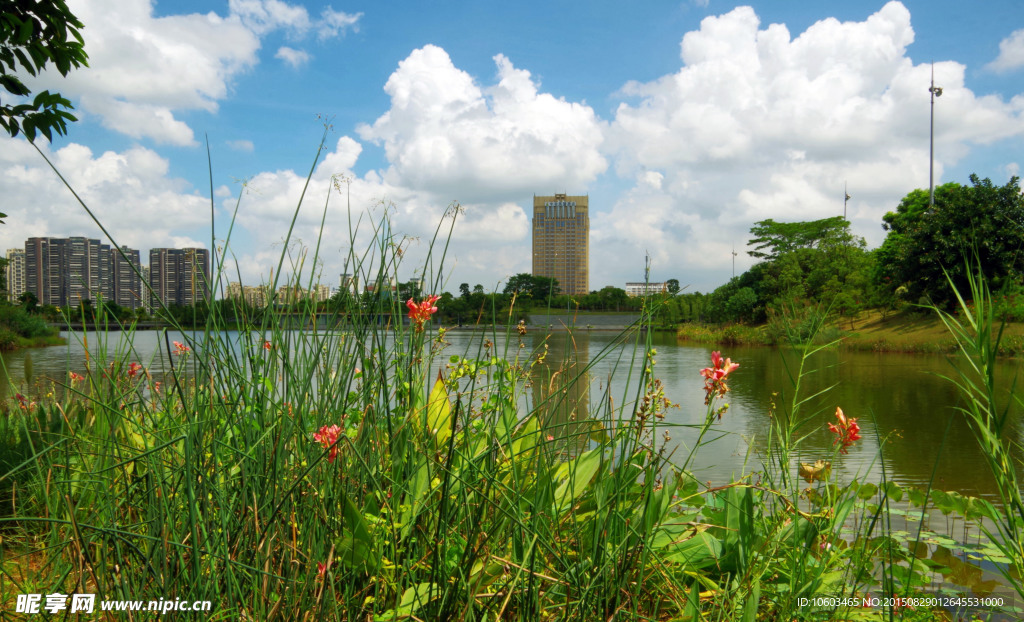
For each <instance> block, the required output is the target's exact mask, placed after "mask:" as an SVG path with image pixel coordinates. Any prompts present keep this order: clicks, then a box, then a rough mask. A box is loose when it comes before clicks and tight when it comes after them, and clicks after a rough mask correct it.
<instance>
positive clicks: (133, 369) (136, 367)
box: [128, 361, 142, 378]
mask: <svg viewBox="0 0 1024 622" xmlns="http://www.w3.org/2000/svg"><path fill="white" fill-rule="evenodd" d="M141 369H142V363H136V362H134V361H133V362H131V363H129V364H128V377H129V378H134V377H135V376H136V374H138V373H139V371H140V370H141Z"/></svg>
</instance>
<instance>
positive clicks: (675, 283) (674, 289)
mask: <svg viewBox="0 0 1024 622" xmlns="http://www.w3.org/2000/svg"><path fill="white" fill-rule="evenodd" d="M665 285H666V287H668V293H670V294H672V295H673V296H675V295H676V294H678V293H679V289H680V287H679V279H669V280H667V281H665Z"/></svg>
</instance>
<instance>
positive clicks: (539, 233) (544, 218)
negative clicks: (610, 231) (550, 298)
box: [533, 194, 590, 296]
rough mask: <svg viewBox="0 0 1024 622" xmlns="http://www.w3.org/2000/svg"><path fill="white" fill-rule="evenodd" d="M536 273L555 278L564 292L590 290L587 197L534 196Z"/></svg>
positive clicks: (579, 293)
mask: <svg viewBox="0 0 1024 622" xmlns="http://www.w3.org/2000/svg"><path fill="white" fill-rule="evenodd" d="M533 275H534V276H547V277H554V279H555V280H556V281H558V286H559V288H560V289H561V291H562V293H563V294H569V295H570V296H577V295H582V294H588V293H590V279H589V275H590V210H589V201H588V197H587V196H567V195H564V194H556V195H554V196H543V197H541V196H537V195H534V196H533Z"/></svg>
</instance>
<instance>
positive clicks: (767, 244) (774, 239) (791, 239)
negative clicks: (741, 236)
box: [747, 216, 854, 260]
mask: <svg viewBox="0 0 1024 622" xmlns="http://www.w3.org/2000/svg"><path fill="white" fill-rule="evenodd" d="M750 233H751V235H753V236H754V237H753V238H752V239H751V240H750V241H749V242H747V246H753V247H754V250H750V251H747V254H748V255H750V256H751V257H758V258H760V259H767V260H773V259H777V258H778V257H780V256H782V255H785V254H787V253H792V252H793V251H796V250H799V249H807V248H828V247H835V246H840V245H849V244H850V243H852V242H853V241H854V238H853V235H852V234H851V233H850V223H849V221H847V220H846V219H845V218H843V217H842V216H833V217H831V218H822V219H821V220H811V221H807V222H775V221H774V220H772V219H771V218H769V219H768V220H762V221H760V222H756V223H754V226H753V227H751V229H750Z"/></svg>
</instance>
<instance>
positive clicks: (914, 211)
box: [875, 175, 1024, 305]
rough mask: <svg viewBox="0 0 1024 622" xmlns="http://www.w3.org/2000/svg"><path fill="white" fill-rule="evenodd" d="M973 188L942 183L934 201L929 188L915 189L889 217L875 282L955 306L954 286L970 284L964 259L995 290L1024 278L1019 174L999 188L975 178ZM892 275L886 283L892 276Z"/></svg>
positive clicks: (1023, 220)
mask: <svg viewBox="0 0 1024 622" xmlns="http://www.w3.org/2000/svg"><path fill="white" fill-rule="evenodd" d="M970 180H971V185H969V186H967V185H960V184H945V185H943V186H941V187H939V188H936V192H935V205H934V206H928V204H927V199H928V193H927V192H926V191H924V190H915V191H913V192H911V193H910V194H908V195H907V196H906V197H904V199H903V201H901V202H900V205H899V207H897V210H896V212H895V213H894V212H890V213H888V214H886V215H885V217H884V220H885V224H884V225H883V227H884V228H886V229H887V230H888V231H889V233H888V235H887V236H886V239H885V242H884V243H883V244H882V246H881V248H879V252H878V267H877V269H876V272H875V275H876V280H877V281H880V282H882V283H883V284H884V285H885V286H887V287H889V288H891V289H893V290H895V289H896V288H899V287H901V286H902V287H906V288H907V297H908V298H909V299H910V300H911V301H916V300H918V299H920V298H922V297H925V298H928V299H930V300H931V301H932V302H934V303H935V304H940V305H943V304H946V305H948V304H952V303H953V302H954V301H955V295H954V294H953V291H952V290H951V289H950V287H949V282H948V280H947V275H948V277H949V279H952V281H953V284H954V285H955V286H956V288H957V289H958V290H959V291H961V292H963V291H966V289H967V273H966V271H967V267H966V262H967V261H971V262H975V261H976V262H977V264H978V267H979V268H980V269H981V272H982V274H983V275H984V276H985V278H986V279H988V281H989V284H990V285H991V286H992V287H993V288H999V287H1001V286H1002V285H1003V284H1005V283H1007V281H1013V280H1019V279H1020V278H1021V277H1022V276H1024V196H1022V195H1021V189H1020V185H1019V181H1020V180H1019V179H1018V178H1017V177H1014V178H1012V179H1010V181H1009V182H1008V183H1007V184H1006V185H1005V186H995V185H994V184H993V183H992V182H991V180H989V179H979V178H978V176H977V175H971V177H970ZM887 279H888V280H887Z"/></svg>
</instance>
